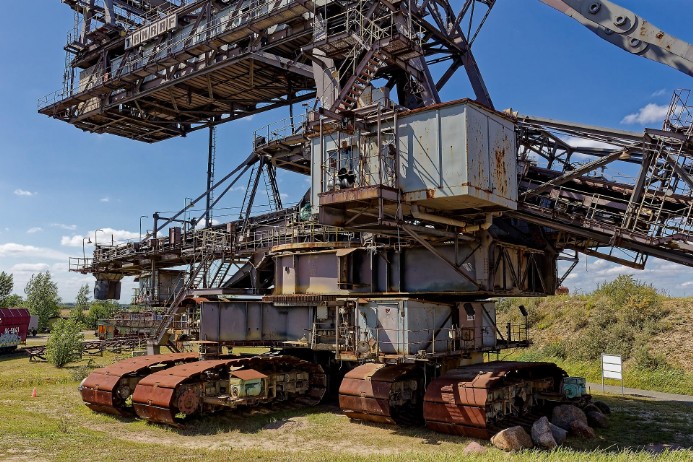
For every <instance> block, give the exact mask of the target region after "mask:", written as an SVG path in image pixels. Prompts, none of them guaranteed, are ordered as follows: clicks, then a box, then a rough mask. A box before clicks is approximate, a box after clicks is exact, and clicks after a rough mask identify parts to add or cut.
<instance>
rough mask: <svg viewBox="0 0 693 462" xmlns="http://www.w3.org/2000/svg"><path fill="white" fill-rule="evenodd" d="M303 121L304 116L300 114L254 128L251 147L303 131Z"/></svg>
mask: <svg viewBox="0 0 693 462" xmlns="http://www.w3.org/2000/svg"><path fill="white" fill-rule="evenodd" d="M305 122H306V116H305V114H302V115H299V116H296V117H287V118H285V119H281V120H278V121H276V122H272V123H270V124H267V125H265V126H264V127H261V128H259V129H257V130H255V131H254V132H253V149H257V148H259V147H261V146H265V145H267V144H270V143H271V142H273V141H277V140H283V139H286V138H289V137H290V136H293V135H299V134H301V133H303V131H304V128H305Z"/></svg>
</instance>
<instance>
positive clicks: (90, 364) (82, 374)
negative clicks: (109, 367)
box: [70, 358, 96, 382]
mask: <svg viewBox="0 0 693 462" xmlns="http://www.w3.org/2000/svg"><path fill="white" fill-rule="evenodd" d="M95 368H96V366H95V365H94V360H93V359H91V358H89V361H87V364H83V365H81V366H78V367H76V368H74V369H73V370H72V373H71V374H70V375H72V380H75V381H77V382H81V381H82V380H84V379H86V378H87V376H88V375H89V374H91V371H93V370H94V369H95Z"/></svg>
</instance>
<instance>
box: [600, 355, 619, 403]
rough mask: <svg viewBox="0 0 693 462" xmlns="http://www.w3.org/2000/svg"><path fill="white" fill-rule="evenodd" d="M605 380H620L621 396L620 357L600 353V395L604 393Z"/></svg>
mask: <svg viewBox="0 0 693 462" xmlns="http://www.w3.org/2000/svg"><path fill="white" fill-rule="evenodd" d="M605 378H607V379H616V380H620V381H621V395H623V361H622V360H621V355H607V354H604V353H602V393H603V392H604V379H605Z"/></svg>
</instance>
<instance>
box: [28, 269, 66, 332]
mask: <svg viewBox="0 0 693 462" xmlns="http://www.w3.org/2000/svg"><path fill="white" fill-rule="evenodd" d="M24 293H25V294H26V305H27V306H28V308H29V312H30V313H31V314H34V315H36V316H38V318H39V321H38V324H39V326H38V328H39V330H44V329H46V328H47V327H48V321H49V319H50V318H52V317H54V316H57V315H58V313H59V307H58V305H59V304H60V297H58V285H57V284H56V283H55V282H53V280H52V279H51V274H50V273H49V272H48V271H46V272H45V273H39V274H34V275H32V276H31V279H30V280H29V282H28V283H27V285H26V288H25V289H24Z"/></svg>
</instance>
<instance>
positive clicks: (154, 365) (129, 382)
mask: <svg viewBox="0 0 693 462" xmlns="http://www.w3.org/2000/svg"><path fill="white" fill-rule="evenodd" d="M197 358H198V355H197V354H196V353H172V354H164V355H151V356H138V357H136V358H128V359H124V360H122V361H119V362H117V363H115V364H111V365H110V366H106V367H103V368H100V369H96V370H94V371H93V372H92V373H91V374H89V376H87V378H85V379H84V380H83V381H82V383H81V384H80V385H79V392H80V394H81V395H82V400H83V401H84V403H85V404H86V405H87V406H88V407H89V408H90V409H92V410H94V411H97V412H105V413H108V414H115V415H123V416H124V415H132V414H133V409H132V407H130V406H129V403H128V398H130V396H131V395H132V392H133V391H134V390H135V387H136V386H137V384H138V383H139V381H140V380H141V379H142V378H143V377H145V376H147V375H149V374H151V373H152V372H157V371H160V370H162V369H166V368H169V367H172V366H175V365H177V364H182V363H187V362H191V361H196V360H197Z"/></svg>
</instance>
